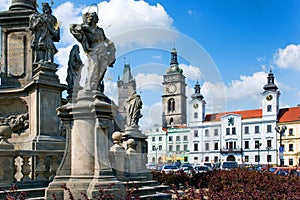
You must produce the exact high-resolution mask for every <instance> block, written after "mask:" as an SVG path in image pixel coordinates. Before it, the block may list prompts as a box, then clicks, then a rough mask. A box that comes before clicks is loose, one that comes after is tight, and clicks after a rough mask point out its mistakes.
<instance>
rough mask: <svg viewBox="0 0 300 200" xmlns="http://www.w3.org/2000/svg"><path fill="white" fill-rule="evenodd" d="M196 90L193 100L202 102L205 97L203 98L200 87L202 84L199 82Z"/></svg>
mask: <svg viewBox="0 0 300 200" xmlns="http://www.w3.org/2000/svg"><path fill="white" fill-rule="evenodd" d="M194 89H195V93H194V94H192V99H200V100H202V99H203V98H204V97H203V95H202V94H201V92H200V90H201V87H200V84H199V83H198V80H197V82H196V84H195V87H194Z"/></svg>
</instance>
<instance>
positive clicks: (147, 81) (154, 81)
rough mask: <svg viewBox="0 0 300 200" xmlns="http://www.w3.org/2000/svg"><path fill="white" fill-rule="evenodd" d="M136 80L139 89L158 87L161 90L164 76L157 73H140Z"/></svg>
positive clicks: (156, 88) (154, 88)
mask: <svg viewBox="0 0 300 200" xmlns="http://www.w3.org/2000/svg"><path fill="white" fill-rule="evenodd" d="M135 80H136V85H137V87H138V89H139V90H141V89H148V90H153V91H157V90H158V89H159V90H160V88H161V85H162V82H163V77H162V76H160V75H157V74H142V73H138V74H137V75H136V76H135Z"/></svg>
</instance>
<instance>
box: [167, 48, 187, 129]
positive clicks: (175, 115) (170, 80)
mask: <svg viewBox="0 0 300 200" xmlns="http://www.w3.org/2000/svg"><path fill="white" fill-rule="evenodd" d="M182 72H183V71H182V69H181V68H179V66H178V61H177V51H176V49H175V48H173V49H172V51H171V63H170V67H169V68H168V69H167V71H166V74H165V75H164V80H163V83H162V84H163V88H164V91H163V95H162V105H163V113H162V125H163V127H172V126H179V125H186V122H187V117H186V115H187V111H186V100H187V97H186V95H185V86H186V84H185V76H184V75H183V74H182Z"/></svg>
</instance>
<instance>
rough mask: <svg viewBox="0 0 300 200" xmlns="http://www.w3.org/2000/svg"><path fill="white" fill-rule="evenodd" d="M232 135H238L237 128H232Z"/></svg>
mask: <svg viewBox="0 0 300 200" xmlns="http://www.w3.org/2000/svg"><path fill="white" fill-rule="evenodd" d="M231 134H233V135H235V134H236V128H235V127H232V128H231Z"/></svg>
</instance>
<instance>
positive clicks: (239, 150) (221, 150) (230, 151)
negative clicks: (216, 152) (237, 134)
mask: <svg viewBox="0 0 300 200" xmlns="http://www.w3.org/2000/svg"><path fill="white" fill-rule="evenodd" d="M242 152H243V149H242V148H228V149H226V148H222V149H220V153H242Z"/></svg>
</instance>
